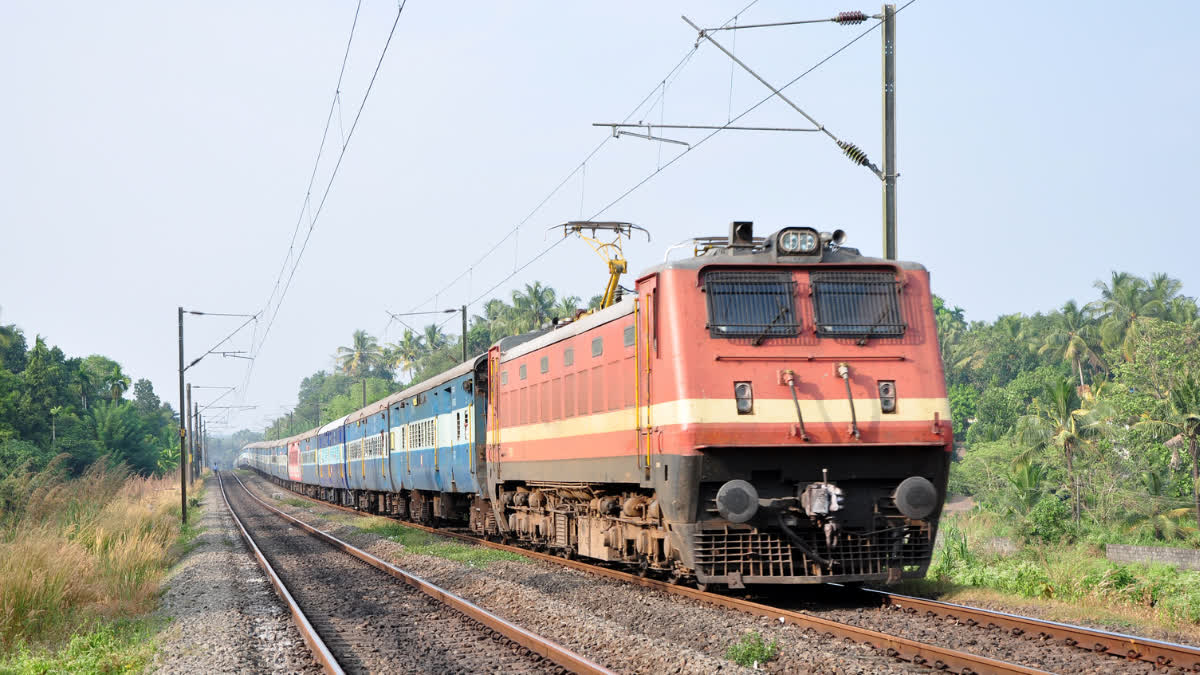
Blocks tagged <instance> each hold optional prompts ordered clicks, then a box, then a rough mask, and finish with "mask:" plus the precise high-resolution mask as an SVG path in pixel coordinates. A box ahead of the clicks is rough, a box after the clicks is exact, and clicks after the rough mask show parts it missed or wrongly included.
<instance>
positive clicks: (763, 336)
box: [754, 303, 787, 347]
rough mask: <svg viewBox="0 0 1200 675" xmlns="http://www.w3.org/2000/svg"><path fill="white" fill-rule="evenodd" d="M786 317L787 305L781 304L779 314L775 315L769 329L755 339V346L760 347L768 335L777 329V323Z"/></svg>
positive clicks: (765, 329) (768, 326)
mask: <svg viewBox="0 0 1200 675" xmlns="http://www.w3.org/2000/svg"><path fill="white" fill-rule="evenodd" d="M786 315H787V305H785V304H783V303H780V305H779V313H778V314H776V315H775V318H774V319H771V323H769V324H767V327H766V328H764V329H763V331H762V332H761V333H759V334H758V337H756V338H754V346H755V347H757V346H758V345H761V344H762V342H763V340H766V339H767V335H768V334H769V333H770V332H771V329H772V328H774V327H775V322H776V321H779V320H780V319H782V318H783V317H784V316H786Z"/></svg>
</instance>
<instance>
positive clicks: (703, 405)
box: [500, 398, 950, 443]
mask: <svg viewBox="0 0 1200 675" xmlns="http://www.w3.org/2000/svg"><path fill="white" fill-rule="evenodd" d="M800 411H801V412H802V413H803V414H804V423H805V424H809V425H814V424H825V423H846V424H849V423H850V419H851V417H850V405H849V403H848V402H847V399H844V398H842V399H824V400H819V401H811V400H810V401H801V402H800ZM854 412H855V414H856V415H857V417H858V423H859V424H864V423H871V422H933V416H934V415H935V414H937V416H938V417H939V419H941V420H943V421H947V420H949V419H950V402H949V400H947V399H944V398H909V399H903V400H901V401H899V402H897V404H896V412H894V413H889V414H887V415H885V414H883V410H882V409H881V408H880V405H879V399H854ZM650 419H651V420H653V424H654V426H656V427H664V426H674V425H689V424H794V423H795V422H796V406H795V404H794V403H792V401H791V400H790V399H758V400H756V401H755V402H754V412H753V414H750V415H739V414H738V412H737V406H736V403H735V401H734V399H732V398H696V399H684V400H681V401H669V402H665V403H655V404H654V405H652V406H650ZM636 426H637V424H636V421H635V420H634V417H633V409H632V408H622V409H620V410H613V411H610V412H606V413H599V414H595V415H584V416H581V417H572V418H570V419H565V420H558V421H556V422H545V423H540V424H526V425H524V426H519V427H504V428H503V429H502V430H501V432H500V441H501V442H502V443H520V442H523V441H541V440H546V439H550V438H560V437H563V436H586V435H588V434H603V433H610V432H613V431H633V430H634V429H635V428H636Z"/></svg>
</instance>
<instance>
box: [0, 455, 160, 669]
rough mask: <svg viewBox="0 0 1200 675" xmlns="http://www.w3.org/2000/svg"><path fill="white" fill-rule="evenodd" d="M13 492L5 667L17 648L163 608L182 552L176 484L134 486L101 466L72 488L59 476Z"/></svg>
mask: <svg viewBox="0 0 1200 675" xmlns="http://www.w3.org/2000/svg"><path fill="white" fill-rule="evenodd" d="M4 483H5V485H3V486H2V487H0V489H2V490H3V494H4V496H5V498H6V501H5V502H4V503H0V508H2V509H3V510H0V662H2V660H3V658H2V657H3V655H4V654H7V653H11V651H12V650H13V649H14V648H17V647H21V648H27V647H28V646H30V645H39V644H42V645H45V644H52V643H55V642H58V641H62V640H64V639H66V638H67V637H69V636H70V635H72V634H75V633H78V632H81V631H88V630H91V629H92V628H93V627H94V626H96V625H97V624H98V623H100V622H103V621H104V620H109V619H119V618H123V617H130V616H137V615H140V614H143V613H145V612H148V611H150V610H152V609H153V608H154V606H155V604H156V601H157V594H158V583H159V581H160V580H161V578H162V576H163V574H164V573H165V571H166V570H167V568H168V567H169V566H170V564H171V562H172V561H173V560H174V559H175V557H176V556H177V555H178V553H179V552H180V550H179V546H178V544H179V542H180V528H179V504H178V501H179V497H178V495H179V493H178V492H177V491H176V490H174V489H173V488H174V486H175V485H177V484H178V480H177V479H172V478H171V477H169V476H168V477H164V478H142V477H137V476H132V477H131V476H129V475H128V472H127V471H126V470H124V469H123V468H112V467H108V466H106V465H104V464H103V463H97V465H96V466H93V467H92V468H91V469H90V470H89V471H88V472H87V473H86V474H85V475H83V476H81V477H79V478H77V479H73V480H67V479H64V478H63V476H62V472H61V471H60V470H59V469H57V468H56V467H55V466H52V467H51V468H49V469H47V471H45V472H43V473H42V474H32V475H31V474H25V475H15V476H9V478H7V479H5V481H4ZM21 492H24V494H21ZM14 497H17V498H16V499H13V498H14Z"/></svg>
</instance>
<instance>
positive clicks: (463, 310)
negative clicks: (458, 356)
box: [462, 305, 467, 363]
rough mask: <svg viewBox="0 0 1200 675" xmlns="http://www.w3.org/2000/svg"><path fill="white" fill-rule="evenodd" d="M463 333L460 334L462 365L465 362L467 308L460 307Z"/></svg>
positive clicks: (464, 306)
mask: <svg viewBox="0 0 1200 675" xmlns="http://www.w3.org/2000/svg"><path fill="white" fill-rule="evenodd" d="M462 315H463V316H462V319H463V332H462V348H463V363H466V362H467V306H466V305H463V306H462Z"/></svg>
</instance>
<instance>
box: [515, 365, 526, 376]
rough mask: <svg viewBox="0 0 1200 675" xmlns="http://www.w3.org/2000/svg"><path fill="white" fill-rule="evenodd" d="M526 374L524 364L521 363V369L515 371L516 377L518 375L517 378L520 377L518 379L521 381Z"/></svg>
mask: <svg viewBox="0 0 1200 675" xmlns="http://www.w3.org/2000/svg"><path fill="white" fill-rule="evenodd" d="M526 374H527V373H526V370H525V364H524V363H522V364H521V367H520V368H518V369H517V375H518V376H520V378H521V379H522V380H523V379H525V375H526Z"/></svg>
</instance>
